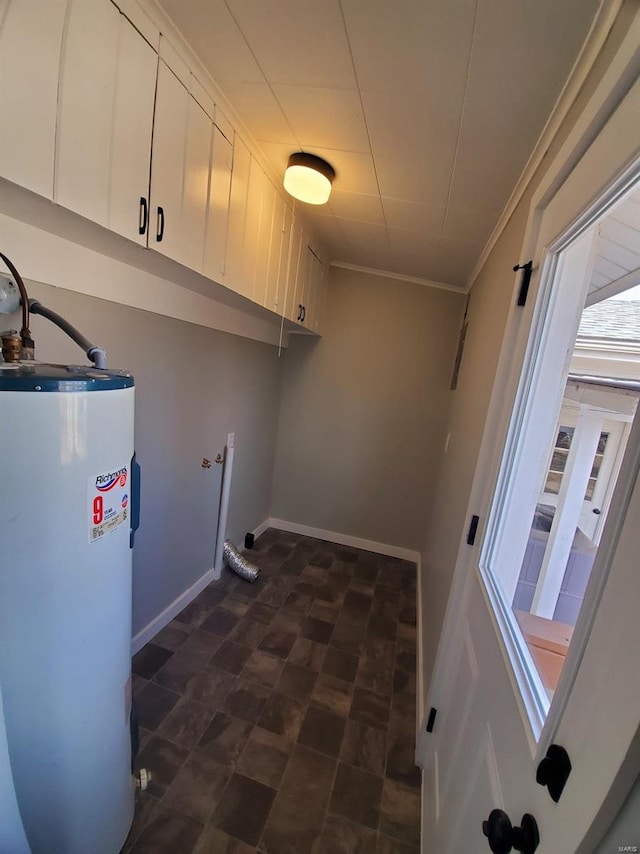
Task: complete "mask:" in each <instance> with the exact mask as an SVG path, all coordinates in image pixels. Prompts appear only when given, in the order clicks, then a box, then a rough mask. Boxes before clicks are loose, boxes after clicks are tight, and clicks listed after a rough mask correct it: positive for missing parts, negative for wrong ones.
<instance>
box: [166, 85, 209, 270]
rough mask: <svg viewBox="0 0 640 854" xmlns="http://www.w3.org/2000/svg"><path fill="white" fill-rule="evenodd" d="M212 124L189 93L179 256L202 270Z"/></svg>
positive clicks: (177, 258) (181, 259) (179, 259)
mask: <svg viewBox="0 0 640 854" xmlns="http://www.w3.org/2000/svg"><path fill="white" fill-rule="evenodd" d="M212 132H213V124H212V122H211V119H210V118H209V116H208V115H207V114H206V113H205V111H204V110H203V109H202V107H201V106H200V104H198V102H197V101H196V100H194V98H192V97H191V95H189V107H188V111H187V139H186V146H185V161H184V183H183V196H182V216H181V217H180V225H181V229H182V240H181V246H180V254H179V255H178V256H174V257H176V260H178V261H181V262H182V263H183V264H186V266H187V267H191V269H192V270H197V271H198V272H199V273H201V272H202V266H203V256H204V231H205V225H206V219H207V201H208V198H207V194H208V190H209V160H210V156H211V134H212Z"/></svg>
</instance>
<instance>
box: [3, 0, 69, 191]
mask: <svg viewBox="0 0 640 854" xmlns="http://www.w3.org/2000/svg"><path fill="white" fill-rule="evenodd" d="M3 5H5V6H6V4H2V3H0V12H4V14H0V27H1V29H0V116H2V122H0V175H2V177H4V178H8V179H9V180H10V181H14V182H15V183H16V184H20V185H21V186H23V187H27V188H28V189H29V190H32V191H33V192H34V193H39V194H40V195H41V196H46V197H47V198H48V199H51V198H53V166H54V159H55V143H56V116H57V107H58V73H59V67H60V51H61V48H62V35H63V30H64V22H65V14H66V9H67V0H12V2H10V3H9V4H8V7H7V8H4V9H2V8H1V7H2V6H3Z"/></svg>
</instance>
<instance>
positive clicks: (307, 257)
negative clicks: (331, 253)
mask: <svg viewBox="0 0 640 854" xmlns="http://www.w3.org/2000/svg"><path fill="white" fill-rule="evenodd" d="M313 259H314V254H313V252H312V251H311V247H310V246H309V244H308V242H307V235H306V233H305V232H303V234H302V246H301V247H300V265H299V269H298V281H297V283H296V305H298V304H299V305H300V307H301V311H300V320H299V323H301V324H302V326H308V325H309V321H310V317H309V311H310V309H311V298H312V292H311V274H312V267H313Z"/></svg>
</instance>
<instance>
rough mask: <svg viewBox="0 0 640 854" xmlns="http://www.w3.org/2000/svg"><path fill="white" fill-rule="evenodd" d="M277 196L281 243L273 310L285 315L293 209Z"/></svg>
mask: <svg viewBox="0 0 640 854" xmlns="http://www.w3.org/2000/svg"><path fill="white" fill-rule="evenodd" d="M278 195H279V194H278ZM279 198H280V200H281V201H282V204H283V205H284V211H283V214H282V243H281V244H280V258H279V259H278V283H277V288H276V292H275V294H274V298H275V310H276V311H277V312H278V314H280V315H284V316H285V317H286V316H287V314H286V312H287V293H288V282H289V267H290V266H291V254H292V238H293V210H292V208H291V206H290V205H289V204H288V203H287V201H286V200H285V199H283V198H282V197H281V196H280V195H279Z"/></svg>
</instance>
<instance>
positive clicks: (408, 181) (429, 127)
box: [159, 0, 599, 287]
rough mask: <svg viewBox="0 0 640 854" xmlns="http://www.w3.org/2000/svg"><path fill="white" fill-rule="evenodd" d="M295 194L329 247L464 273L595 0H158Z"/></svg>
mask: <svg viewBox="0 0 640 854" xmlns="http://www.w3.org/2000/svg"><path fill="white" fill-rule="evenodd" d="M159 2H160V5H161V6H162V7H163V8H164V10H165V11H166V12H167V14H168V15H169V16H170V17H171V18H172V19H173V21H174V23H175V24H176V26H177V28H178V29H179V30H180V31H181V32H182V34H183V35H184V37H185V39H186V40H187V42H188V43H189V44H190V45H191V47H192V48H193V50H194V51H195V52H196V54H198V56H199V57H200V59H201V60H202V62H203V63H204V65H205V66H206V67H207V69H208V70H209V72H210V73H211V75H212V77H213V78H214V79H215V80H216V82H217V83H218V85H219V86H220V88H221V89H222V90H223V92H224V93H225V95H227V97H228V98H229V101H230V102H231V104H232V105H233V106H234V108H235V109H236V111H237V112H238V114H239V115H240V116H241V118H242V119H243V121H244V122H245V124H246V125H247V127H248V128H249V130H250V131H251V133H252V134H253V136H254V137H255V138H256V140H258V142H259V144H260V146H261V148H262V150H263V152H264V154H265V155H266V156H267V157H268V159H269V160H270V162H271V165H272V166H273V168H274V169H275V170H276V171H277V172H278V174H282V173H283V172H284V168H285V166H286V163H287V158H288V156H289V154H290V153H291V152H293V151H297V150H304V151H310V152H312V153H314V154H318V155H320V156H322V157H324V158H325V159H326V160H328V161H329V162H330V163H331V164H332V165H333V166H334V168H335V170H336V173H337V174H336V180H335V183H334V191H333V193H332V196H331V200H330V203H329V204H328V205H327V206H324V207H322V208H315V207H313V206H309V205H307V206H305V213H308V216H307V219H308V221H309V223H310V225H311V227H312V228H313V230H314V231H315V232H316V233H317V235H318V236H319V237H320V238H321V239H323V241H324V243H325V245H326V248H327V249H328V251H329V254H330V256H331V257H332V259H333V260H338V261H342V262H347V263H350V264H355V265H361V266H366V267H373V268H377V269H381V270H387V271H390V272H395V273H400V274H403V275H407V276H415V277H419V278H422V279H427V280H431V281H435V282H443V283H447V284H450V285H454V286H458V287H463V286H464V285H465V284H466V283H467V279H468V277H469V275H470V273H471V271H472V269H473V267H474V265H475V263H476V261H477V259H478V257H479V255H480V253H481V251H482V248H483V247H484V245H485V243H486V242H487V239H488V238H489V236H490V234H491V231H492V229H493V227H494V225H495V224H496V221H497V219H498V217H499V215H500V213H501V212H502V210H503V208H504V207H505V204H506V202H507V200H508V197H509V195H510V192H511V191H512V189H513V188H514V186H515V183H516V181H517V179H518V177H519V176H520V173H521V172H522V170H523V168H524V166H525V164H526V161H527V159H528V157H529V155H530V153H531V151H532V149H533V146H534V144H535V142H536V140H537V137H538V136H539V134H540V133H541V131H542V129H543V127H544V124H545V121H546V119H547V117H548V115H549V113H550V112H551V110H552V108H553V105H554V103H555V100H556V98H557V97H558V95H559V93H560V90H561V88H562V86H563V84H564V82H565V80H566V78H567V77H568V75H569V72H570V70H571V67H572V65H573V63H574V61H575V59H576V56H577V54H578V51H579V49H580V47H581V45H582V42H583V40H584V38H585V37H586V34H587V31H588V29H589V27H590V25H591V22H592V20H593V18H594V16H595V13H596V10H597V7H598V5H599V4H598V0H562V2H558V0H159Z"/></svg>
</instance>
